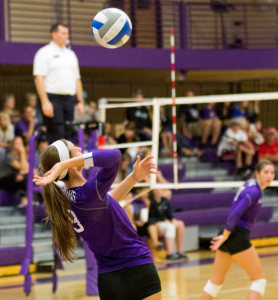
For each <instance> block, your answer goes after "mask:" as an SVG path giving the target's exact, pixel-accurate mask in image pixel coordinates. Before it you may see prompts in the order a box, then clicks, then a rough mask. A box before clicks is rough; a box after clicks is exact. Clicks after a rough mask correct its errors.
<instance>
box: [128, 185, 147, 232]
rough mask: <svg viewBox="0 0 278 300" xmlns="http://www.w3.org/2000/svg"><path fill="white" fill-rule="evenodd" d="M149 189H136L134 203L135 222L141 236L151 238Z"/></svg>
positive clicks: (132, 205)
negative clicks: (149, 231)
mask: <svg viewBox="0 0 278 300" xmlns="http://www.w3.org/2000/svg"><path fill="white" fill-rule="evenodd" d="M148 197H149V189H148V188H145V187H143V188H136V192H135V200H133V201H132V204H131V209H132V211H133V220H134V224H135V226H136V230H137V232H138V235H139V236H149V234H148V219H149V209H150V205H151V202H150V200H149V198H148Z"/></svg>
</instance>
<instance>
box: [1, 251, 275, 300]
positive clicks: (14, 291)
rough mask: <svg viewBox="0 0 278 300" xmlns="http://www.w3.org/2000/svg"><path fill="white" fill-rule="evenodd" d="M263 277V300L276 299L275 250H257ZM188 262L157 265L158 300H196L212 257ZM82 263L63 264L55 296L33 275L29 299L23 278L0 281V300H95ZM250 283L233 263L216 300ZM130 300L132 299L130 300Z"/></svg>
mask: <svg viewBox="0 0 278 300" xmlns="http://www.w3.org/2000/svg"><path fill="white" fill-rule="evenodd" d="M258 252H259V254H260V256H261V262H262V265H263V269H264V273H265V276H266V279H267V288H266V293H265V295H264V297H263V299H268V300H277V299H278V247H269V248H261V249H258ZM188 256H189V262H188V263H181V264H168V265H167V264H164V263H163V261H161V262H159V263H157V268H158V270H159V275H160V278H161V282H162V288H163V292H162V299H163V300H179V299H193V300H194V299H200V298H201V293H202V289H203V287H204V285H205V283H206V282H207V280H208V278H209V276H210V274H211V271H212V262H213V259H212V258H213V257H214V254H213V253H211V252H209V251H201V252H195V253H189V255H188ZM84 266H85V263H84V261H83V260H78V261H77V262H75V263H74V264H65V270H64V271H59V286H58V291H57V293H56V294H55V295H53V294H52V292H51V288H52V285H51V284H50V283H49V282H47V280H46V279H47V278H48V277H50V275H48V274H36V275H33V281H34V286H33V288H32V293H31V294H30V295H29V297H28V298H27V297H25V295H24V293H23V288H22V284H23V277H22V276H13V277H6V278H0V299H1V300H21V299H30V300H99V297H87V296H84V295H85V279H84V278H85V267H84ZM249 287H250V281H249V279H248V277H247V275H246V274H245V273H244V271H243V270H242V269H240V267H239V266H238V265H237V264H236V263H235V264H234V265H233V266H232V268H231V270H230V272H229V274H228V276H227V278H226V281H225V283H224V285H223V288H222V290H221V292H220V293H219V295H218V296H217V298H216V299H218V300H228V299H229V300H233V299H235V300H239V299H246V295H247V293H248V289H249ZM131 300H132V299H131Z"/></svg>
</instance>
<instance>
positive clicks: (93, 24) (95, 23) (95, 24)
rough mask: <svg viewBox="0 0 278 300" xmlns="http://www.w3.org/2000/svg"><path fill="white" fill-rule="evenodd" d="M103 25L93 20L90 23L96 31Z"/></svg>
mask: <svg viewBox="0 0 278 300" xmlns="http://www.w3.org/2000/svg"><path fill="white" fill-rule="evenodd" d="M103 25H104V24H103V23H101V22H99V21H97V20H94V21H93V23H92V27H95V28H96V29H97V30H99V29H100V28H101V27H102V26H103Z"/></svg>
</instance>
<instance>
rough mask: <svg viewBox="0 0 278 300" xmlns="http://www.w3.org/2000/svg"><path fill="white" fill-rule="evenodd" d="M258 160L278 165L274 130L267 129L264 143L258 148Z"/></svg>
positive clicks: (277, 149) (277, 145) (277, 146)
mask: <svg viewBox="0 0 278 300" xmlns="http://www.w3.org/2000/svg"><path fill="white" fill-rule="evenodd" d="M258 158H259V159H269V160H270V161H271V162H273V163H274V164H277V163H278V141H277V140H276V129H275V128H274V127H270V128H268V129H267V132H266V137H265V142H264V143H262V144H261V145H260V146H259V152H258Z"/></svg>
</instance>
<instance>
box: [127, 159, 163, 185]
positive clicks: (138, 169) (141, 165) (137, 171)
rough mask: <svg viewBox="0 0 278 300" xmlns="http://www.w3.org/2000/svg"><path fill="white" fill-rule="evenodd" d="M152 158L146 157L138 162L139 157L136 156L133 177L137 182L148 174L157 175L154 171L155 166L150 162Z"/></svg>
mask: <svg viewBox="0 0 278 300" xmlns="http://www.w3.org/2000/svg"><path fill="white" fill-rule="evenodd" d="M152 159H153V156H147V157H146V158H144V159H143V160H142V161H140V156H139V155H137V159H136V162H135V164H134V166H133V177H134V179H135V180H136V181H137V182H139V181H141V180H143V179H145V178H146V177H148V176H149V175H150V174H158V171H157V170H156V165H155V164H154V163H153V162H152Z"/></svg>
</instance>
